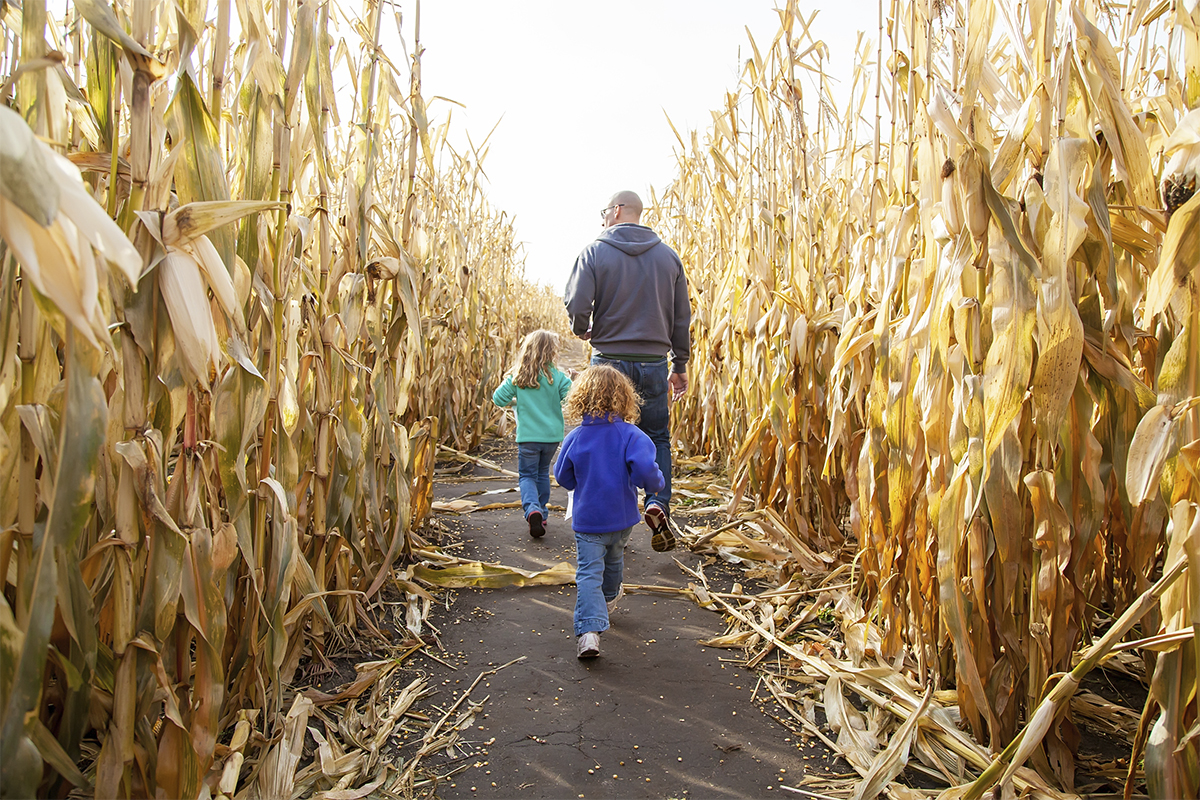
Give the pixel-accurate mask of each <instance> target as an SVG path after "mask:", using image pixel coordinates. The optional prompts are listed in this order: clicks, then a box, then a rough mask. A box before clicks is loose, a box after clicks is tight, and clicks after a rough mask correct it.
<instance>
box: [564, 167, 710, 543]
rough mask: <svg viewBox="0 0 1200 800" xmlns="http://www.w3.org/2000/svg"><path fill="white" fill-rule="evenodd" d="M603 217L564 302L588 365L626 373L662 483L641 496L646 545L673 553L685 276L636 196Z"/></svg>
mask: <svg viewBox="0 0 1200 800" xmlns="http://www.w3.org/2000/svg"><path fill="white" fill-rule="evenodd" d="M600 216H601V218H602V219H603V220H604V230H603V231H602V232H601V233H600V235H599V236H598V237H596V240H595V241H594V242H592V243H591V244H589V245H588V246H587V247H585V248H584V249H583V252H582V253H580V254H579V258H577V259H576V260H575V266H574V267H573V268H572V269H571V277H570V278H568V279H567V291H566V295H565V297H564V300H565V302H566V305H567V314H568V315H570V317H571V328H572V330H573V331H574V332H575V335H576V336H578V337H580V338H581V339H590V340H591V343H592V348H593V349H594V350H595V354H594V355H593V356H592V363H593V364H608V365H610V366H613V367H615V368H616V369H618V370H620V371H621V372H623V373H625V375H627V376H629V379H630V380H632V381H633V385H634V386H635V387H637V390H638V394H640V395H641V397H642V401H643V405H642V418H641V421H640V422H639V423H638V427H639V428H641V429H642V430H643V431H645V432H646V435H647V436H649V437H650V440H651V441H653V442H654V446H655V448H656V451H657V458H656V461H657V463H658V468H659V469H660V470H662V474H663V477H664V478H666V486H665V487H664V488H663V489H662V491H659V492H647V493H646V500H645V505H644V519H645V521H646V525H647V526H648V527H649V528H650V532H651V533H652V534H653V535H652V537H651V540H650V543H651V546H652V547H653V548H654V549H655V550H657V551H659V552H664V551H667V550H671V549H672V548H674V547H675V536H674V534H673V533H672V532H671V527H670V524H669V519H670V517H669V514H670V511H669V509H670V503H671V411H670V400H678V399H679V398H680V397H682V396H683V393H684V392H685V391H687V387H688V375H687V362H688V355H689V354H690V352H691V333H690V332H689V330H688V326H689V325H690V324H691V321H692V307H691V304H690V301H689V299H688V288H687V277H686V276H685V275H684V274H683V263H682V262H681V261H680V260H679V256H678V255H677V254H676V253H675V251H674V250H672V249H671V248H670V247H668V246H667V245H666V244H665V243H663V241H662V240H661V239H659V238H658V234H656V233H655V232H654V231H652V230H650V228H647V227H646V226H644V225H641V224H640V220H641V218H642V200H641V198H640V197H638V196H637V195H636V194H634V193H633V192H628V191H626V192H617V193H616V194H614V195H613V196H612V199H611V200H609V201H608V205H607V206H606V207H605V208H604V210H603V211H601V212H600ZM668 353H670V361H669V364H668V358H667V354H668Z"/></svg>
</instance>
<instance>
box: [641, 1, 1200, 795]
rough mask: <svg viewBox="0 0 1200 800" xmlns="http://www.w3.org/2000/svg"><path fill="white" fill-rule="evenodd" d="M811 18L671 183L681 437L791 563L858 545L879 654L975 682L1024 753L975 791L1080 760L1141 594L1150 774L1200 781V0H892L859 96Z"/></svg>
mask: <svg viewBox="0 0 1200 800" xmlns="http://www.w3.org/2000/svg"><path fill="white" fill-rule="evenodd" d="M814 16H815V12H812V11H803V10H801V7H800V4H798V3H796V2H789V3H787V7H786V9H784V10H781V12H780V17H781V20H782V26H781V30H780V32H779V34H778V35H777V36H776V37H775V39H774V41H772V42H770V43H761V44H765V45H766V46H765V47H759V46H758V45H757V44H756V45H754V46H753V53H752V56H751V57H750V58H749V59H747V61H746V63H745V65H744V66H745V69H744V73H743V80H742V83H741V86H740V88H739V90H738V91H737V92H736V93H731V94H729V96H728V97H727V98H726V103H725V108H724V109H723V110H721V111H719V112H714V115H713V116H714V125H713V127H712V128H711V129H710V130H709V131H708V132H707V134H705V135H701V134H698V133H691V134H690V136H688V137H683V136H681V137H680V140H679V150H678V162H679V171H678V175H677V177H676V179H675V181H674V183H673V184H672V185H671V186H670V187H669V189H667V190H666V191H665V192H663V193H661V195H660V196H659V197H657V198H656V202H655V204H654V206H655V211H656V214H655V218H654V221H653V222H652V224H654V225H657V226H658V227H659V228H660V229H661V230H662V231H663V232H664V233H663V236H664V239H666V240H667V241H670V242H673V243H674V244H675V245H676V247H677V249H678V250H679V252H680V254H681V256H682V258H683V261H684V263H685V264H687V265H689V280H690V283H691V287H692V293H693V299H694V302H695V304H696V306H697V308H696V311H695V315H694V320H693V329H692V335H693V341H694V345H693V358H692V362H691V365H690V370H691V374H692V381H693V386H694V387H695V388H694V390H693V391H692V392H690V393H689V395H688V396H687V397H686V399H685V401H684V403H683V406H682V412H681V413H679V417H680V419H677V422H676V427H675V436H676V437H677V439H680V440H682V441H683V442H684V443H685V446H686V447H687V448H688V449H690V450H691V452H693V453H696V454H701V455H707V454H716V455H718V456H722V457H724V458H725V459H726V461H727V463H728V465H729V467H730V469H731V472H732V476H733V489H734V499H733V501H732V503H731V511H732V510H735V509H736V507H737V505H738V503H739V501H742V500H744V499H749V500H751V501H752V504H753V505H754V506H755V507H758V508H761V509H762V517H763V518H762V526H761V527H762V529H763V530H765V531H766V532H767V533H768V534H770V536H771V538H772V539H773V542H774V544H775V545H776V547H777V548H778V550H779V551H780V553H781V554H783V556H785V557H786V559H785V560H786V564H785V565H784V567H783V569H782V573H781V575H782V577H781V580H783V579H786V578H787V577H788V575H789V574H796V573H800V572H803V571H806V570H813V569H821V568H823V564H822V561H821V559H819V558H817V557H816V556H818V555H819V554H822V553H837V552H845V553H846V554H847V557H848V558H852V559H853V561H854V564H855V566H856V568H857V574H858V576H859V578H858V584H857V585H858V589H859V592H860V600H861V601H862V608H863V609H865V611H864V612H863V613H864V614H865V615H866V616H865V618H864V619H865V620H866V621H867V622H869V624H870V625H872V626H874V627H875V628H877V629H878V631H879V638H878V642H872V643H871V644H870V646H866V645H867V643H866V642H865V641H864V642H863V643H862V644H860V645H859V646H858V654H859V662H860V663H858V664H857V665H856V666H860V667H864V668H865V667H873V666H879V665H891V667H892V668H895V669H897V670H899V671H900V672H902V673H904V675H906V676H910V677H912V678H913V679H915V681H916V682H917V684H918V685H920V686H923V687H930V688H932V689H936V690H943V689H954V690H956V699H955V702H954V703H953V705H957V707H958V710H959V712H960V713H961V717H962V719H963V720H964V722H965V723H966V725H967V727H968V729H969V731H970V732H971V733H972V734H973V735H974V737H975V738H976V740H977V741H979V742H981V743H983V744H985V745H987V746H988V747H989V748H990V749H991V751H992V753H994V754H996V761H995V764H994V765H993V768H991V769H988V770H987V771H986V772H985V773H984V775H983V776H982V777H981V778H980V780H979V781H977V782H976V783H975V784H974V785H972V786H970V787H969V789H963V790H961V791H960V792H958V793H953V792H952V793H951V795H948V796H967V797H979V796H981V794H982V793H983V792H984V791H987V790H990V788H991V786H992V785H994V784H995V782H996V781H997V780H999V779H1001V778H1002V779H1003V780H1004V781H1005V782H1006V783H1007V782H1008V780H1009V779H1010V778H1011V777H1012V774H1013V772H1014V771H1015V770H1017V769H1018V768H1019V767H1021V766H1022V764H1024V763H1026V762H1028V765H1029V766H1032V767H1034V768H1035V769H1036V770H1037V772H1038V773H1040V774H1041V775H1042V776H1043V777H1044V778H1046V779H1048V780H1050V781H1052V782H1053V784H1056V785H1058V786H1059V787H1062V788H1063V789H1066V790H1068V791H1069V790H1070V789H1071V788H1072V786H1073V781H1074V770H1075V761H1074V754H1075V752H1076V749H1077V745H1078V738H1079V734H1078V730H1077V729H1076V727H1075V725H1074V724H1073V722H1072V719H1071V715H1070V714H1069V713H1067V711H1066V700H1067V699H1068V698H1069V694H1070V692H1071V691H1072V690H1073V688H1074V686H1076V685H1077V682H1078V680H1079V678H1080V677H1081V676H1082V674H1083V673H1085V672H1086V671H1087V670H1089V669H1091V668H1092V667H1094V666H1095V665H1096V664H1097V663H1098V662H1099V660H1100V659H1101V658H1103V657H1104V656H1105V655H1106V654H1107V652H1108V650H1109V649H1110V648H1113V647H1115V646H1117V645H1118V642H1119V641H1120V640H1121V639H1122V638H1124V637H1125V634H1126V633H1127V632H1128V631H1130V630H1131V629H1132V628H1133V626H1134V624H1135V623H1137V624H1138V625H1140V634H1138V637H1140V638H1141V639H1142V641H1140V642H1139V645H1138V646H1139V647H1140V648H1141V650H1140V652H1142V653H1143V654H1144V662H1145V669H1146V672H1145V677H1146V678H1147V679H1148V683H1149V686H1150V696H1149V699H1148V700H1147V703H1146V706H1145V709H1144V711H1143V714H1142V719H1141V725H1140V727H1139V730H1138V736H1137V737H1136V741H1135V742H1134V744H1133V752H1132V753H1131V754H1130V755H1131V757H1130V759H1129V762H1130V778H1129V788H1132V785H1133V782H1134V773H1135V770H1136V769H1137V768H1138V766H1139V762H1142V761H1143V760H1144V771H1145V780H1146V785H1147V791H1148V793H1149V795H1150V796H1152V797H1196V796H1197V793H1198V791H1200V749H1198V744H1197V737H1196V733H1197V730H1200V727H1198V726H1200V714H1198V711H1200V709H1198V707H1197V702H1198V700H1197V670H1198V668H1200V662H1198V660H1197V658H1198V655H1200V640H1197V639H1195V638H1194V637H1193V632H1194V630H1195V625H1196V624H1197V623H1198V622H1200V571H1198V570H1200V560H1198V559H1200V460H1198V456H1200V410H1198V409H1197V405H1198V402H1200V401H1198V398H1200V346H1198V344H1197V340H1196V335H1197V331H1198V330H1200V316H1198V314H1200V296H1198V294H1197V281H1196V277H1195V276H1196V268H1197V266H1198V265H1200V196H1196V195H1194V191H1195V185H1196V181H1197V178H1198V177H1200V8H1197V6H1196V4H1195V3H1185V2H1170V3H1158V4H1154V3H1149V2H1131V3H1129V4H1128V5H1113V4H1102V3H1096V2H1084V1H1080V0H1073V1H1072V2H1065V3H1057V2H1042V1H1041V0H1032V1H1031V2H1023V3H1014V2H1008V1H1007V0H969V2H958V3H956V2H942V1H941V0H930V2H913V3H900V2H892V1H891V0H889V1H888V2H882V0H881V4H880V15H879V16H880V19H879V27H878V30H877V31H876V30H873V31H870V32H869V33H868V35H867V36H864V37H862V38H860V45H859V51H858V53H857V56H858V65H859V66H858V69H857V70H856V73H855V75H854V78H853V85H852V86H851V87H850V94H849V103H848V105H847V106H846V107H845V108H844V109H842V110H841V111H839V110H838V107H837V105H836V103H835V102H834V95H833V90H832V88H831V84H830V82H829V80H828V79H827V78H826V77H825V74H824V69H825V59H826V58H827V57H828V53H827V49H826V48H825V45H824V44H823V43H822V42H821V41H820V40H819V39H818V38H817V36H816V30H817V28H818V27H819V26H818V25H814V24H813V17H814ZM810 76H816V84H817V86H818V91H817V93H816V94H815V95H814V94H813V92H812V91H811V89H810V88H808V87H810V86H811V85H812V83H813V81H811V80H810ZM677 413H678V412H677ZM1181 565H1182V570H1181V568H1180V567H1181ZM1181 571H1182V574H1183V577H1182V578H1178V576H1179V575H1180V574H1181ZM1160 577H1161V580H1159V579H1160ZM1176 578H1178V580H1176ZM1156 580H1157V581H1158V583H1157V584H1156ZM1172 581H1175V582H1174V583H1172ZM1151 589H1152V591H1151ZM1127 609H1128V610H1129V611H1128V613H1127V614H1126V616H1124V617H1122V619H1121V620H1120V621H1119V623H1120V624H1116V623H1113V620H1114V619H1116V618H1117V617H1120V616H1121V615H1122V614H1123V612H1126V611H1127ZM861 621H862V620H850V622H854V623H857V622H861ZM1110 626H1111V628H1110ZM860 627H861V626H860ZM1097 628H1099V629H1101V630H1103V629H1109V630H1110V633H1113V634H1114V636H1106V637H1104V638H1102V639H1101V638H1097V639H1096V640H1095V641H1093V638H1092V637H1093V632H1094V631H1095V630H1097ZM1130 638H1136V637H1130ZM1101 645H1102V646H1101ZM1085 648H1087V649H1085ZM851 650H854V647H853V646H851ZM864 650H865V652H864ZM1072 670H1075V671H1074V672H1072ZM827 691H828V690H827ZM916 696H917V697H919V693H918V694H917V695H916ZM952 696H954V693H953V692H952ZM827 697H828V695H827ZM827 710H828V706H827ZM905 752H907V750H906V751H905ZM926 763H929V762H926ZM963 793H965V795H964V794H963ZM997 796H999V795H997ZM1127 796H1128V795H1127Z"/></svg>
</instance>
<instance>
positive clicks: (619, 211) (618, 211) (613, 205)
mask: <svg viewBox="0 0 1200 800" xmlns="http://www.w3.org/2000/svg"><path fill="white" fill-rule="evenodd" d="M608 207H609V208H610V209H612V211H610V212H609V216H608V217H607V218H606V221H608V220H611V221H610V222H608V224H609V225H616V224H618V223H621V222H634V223H636V222H639V221H640V220H641V218H642V198H640V197H638V196H637V193H636V192H631V191H628V190H626V191H623V192H617V193H616V194H614V195H613V196H612V198H611V199H609V201H608Z"/></svg>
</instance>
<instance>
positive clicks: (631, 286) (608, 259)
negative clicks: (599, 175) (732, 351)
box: [563, 222, 692, 372]
mask: <svg viewBox="0 0 1200 800" xmlns="http://www.w3.org/2000/svg"><path fill="white" fill-rule="evenodd" d="M563 299H564V301H565V302H566V304H567V314H569V315H570V317H571V328H572V330H574V332H575V334H576V335H583V334H584V333H586V332H587V330H588V327H589V324H590V327H591V329H592V340H591V342H592V347H594V348H596V350H598V351H600V353H602V354H604V355H609V356H622V355H639V356H665V355H666V354H667V353H668V351H669V352H671V353H672V357H671V362H672V366H671V371H672V372H686V371H687V361H688V355H689V354H690V353H691V343H692V340H691V334H690V332H689V331H688V326H689V325H691V322H692V307H691V304H690V303H689V301H688V288H687V277H686V276H685V275H684V274H683V263H682V262H681V261H680V260H679V256H678V255H677V254H676V253H675V251H674V250H672V249H671V248H670V247H669V246H667V245H666V244H665V243H664V242H663V241H662V240H661V239H659V238H658V234H656V233H655V232H654V231H652V230H650V229H649V228H647V227H646V226H644V225H635V224H633V223H628V222H623V223H621V224H619V225H613V226H612V227H611V228H605V229H604V231H603V232H602V233H601V234H600V235H599V236H597V237H596V241H594V242H592V243H591V244H589V245H588V246H587V247H585V248H583V252H582V253H580V254H579V258H577V259H575V266H574V267H573V268H572V269H571V277H570V278H568V279H567V291H566V293H565V295H564V297H563Z"/></svg>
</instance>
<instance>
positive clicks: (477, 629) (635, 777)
mask: <svg viewBox="0 0 1200 800" xmlns="http://www.w3.org/2000/svg"><path fill="white" fill-rule="evenodd" d="M489 457H490V458H494V459H497V460H502V463H504V465H505V466H506V467H508V468H509V469H514V470H515V460H516V459H515V448H513V447H512V446H511V445H509V446H507V447H505V448H503V451H502V452H500V453H498V454H492V455H489ZM462 474H463V475H464V476H474V479H472V480H467V481H463V482H458V483H447V482H442V483H439V485H438V486H437V490H436V493H435V496H436V498H437V499H444V500H448V499H454V498H458V497H462V496H463V495H465V494H467V493H468V492H472V491H479V490H490V489H502V488H508V487H515V485H516V479H515V478H510V477H505V476H497V475H495V473H490V472H488V471H487V470H485V469H482V468H477V467H468V468H467V469H465V470H464V471H463V473H462ZM472 499H475V500H478V501H481V502H496V501H500V502H504V501H516V500H518V499H519V498H518V495H517V494H515V493H511V494H500V495H491V496H488V497H486V498H482V497H478V496H476V497H474V498H472ZM551 504H552V505H559V506H565V505H566V491H565V490H563V489H561V488H559V487H557V486H555V487H554V488H553V490H552V496H551ZM551 514H552V517H551V519H550V521H549V528H548V532H547V534H546V536H545V537H544V538H543V539H540V540H535V539H532V538H531V537H530V536H529V533H528V527H527V525H526V523H525V521H524V518H523V516H522V514H521V510H520V508H515V509H502V510H492V511H483V512H475V513H472V514H467V515H463V516H452V515H440V516H439V519H441V520H442V521H444V522H445V523H446V524H447V525H448V526H450V527H451V528H452V529H453V530H454V531H455V532H456V533H457V534H458V536H460V537H461V540H462V542H463V547H462V548H456V549H455V550H453V551H452V552H455V553H457V554H459V555H462V556H465V557H470V558H478V559H480V560H483V561H488V562H500V563H503V564H506V565H510V566H516V567H521V568H525V569H544V568H547V567H550V566H553V565H554V564H557V563H560V562H564V561H565V562H568V563H570V564H571V565H572V568H573V565H574V539H573V536H572V533H571V531H570V528H569V523H568V522H565V521H564V520H563V518H562V512H561V511H553V510H552V512H551ZM443 544H445V542H443ZM675 558H678V559H679V560H680V561H681V562H682V563H685V564H687V565H689V566H692V567H694V566H696V565H697V564H698V563H700V562H701V561H702V558H701V557H700V556H696V555H694V554H692V553H690V552H688V551H687V550H676V551H674V552H672V553H656V552H654V551H653V550H652V549H651V547H650V534H649V531H647V530H646V528H645V527H644V526H638V527H637V528H635V530H634V535H633V538H632V539H631V541H630V545H629V547H628V548H627V550H626V555H625V581H626V583H628V584H654V585H672V586H680V587H682V586H685V585H686V583H687V580H686V576H685V575H684V574H683V572H682V571H681V570H680V569H679V567H678V565H677V564H676V563H675V561H674V560H673V559H675ZM709 569H710V571H711V570H712V569H713V568H712V567H710V568H709ZM730 574H734V573H730ZM748 588H749V587H748ZM452 597H453V600H452V602H451V603H450V605H449V608H446V607H445V606H444V605H439V607H438V608H436V609H435V610H434V611H433V612H432V613H431V615H430V622H431V623H432V624H433V625H434V626H436V628H437V629H438V630H440V631H441V640H442V643H443V645H444V646H445V647H446V649H447V651H448V654H447V655H445V656H444V658H445V659H446V661H447V663H448V664H452V665H453V666H454V667H456V668H457V669H455V670H453V671H452V670H451V669H449V668H447V667H444V666H442V665H440V664H438V663H436V662H434V661H432V660H430V659H422V658H418V660H417V663H416V664H415V665H414V666H419V667H420V669H421V671H422V672H424V673H425V674H426V675H427V676H428V677H429V678H430V682H431V684H432V685H434V686H437V687H443V686H444V688H445V689H447V690H448V691H447V693H446V695H445V696H443V697H435V698H434V699H433V701H434V702H435V703H438V704H440V705H448V704H449V703H450V702H452V700H453V698H454V697H455V696H457V693H461V691H462V690H463V689H464V688H465V687H467V686H470V685H471V682H472V681H474V680H475V678H476V677H477V676H478V675H479V674H480V673H481V672H484V671H486V670H488V669H489V668H493V667H495V666H499V665H502V664H505V663H507V662H509V661H512V660H513V659H516V658H519V657H521V656H524V657H525V660H524V661H521V662H519V663H517V664H514V665H512V666H509V667H507V668H505V669H503V670H501V671H500V672H498V673H496V674H494V675H490V676H488V677H487V678H485V679H484V681H483V683H482V684H481V685H480V686H479V687H477V688H476V689H475V690H474V692H473V693H472V695H471V699H472V700H473V701H479V700H482V699H483V698H484V697H487V702H486V704H485V705H484V706H483V707H482V709H481V712H480V714H479V716H477V717H476V719H475V721H474V727H473V729H472V731H471V733H470V734H468V735H467V736H466V737H465V738H466V739H467V747H466V750H467V754H466V755H465V756H464V755H462V754H457V755H456V759H452V758H449V757H446V756H443V757H442V758H441V763H440V765H439V770H445V769H448V768H450V767H452V766H455V765H458V766H462V765H466V764H469V765H470V766H468V768H467V769H465V770H464V771H462V772H460V773H458V774H456V775H454V776H453V777H452V778H451V779H450V780H451V781H452V782H451V783H450V784H449V785H443V786H441V787H439V789H438V796H439V797H442V798H460V797H488V798H508V797H521V798H577V797H582V798H601V797H612V798H626V797H654V798H667V797H671V798H684V797H774V796H780V795H785V796H788V797H798V796H799V795H795V794H792V793H790V792H786V791H782V790H781V789H780V788H779V785H780V782H781V781H784V782H786V783H788V784H791V785H795V783H796V782H797V781H798V780H799V779H800V777H801V776H802V774H803V772H804V768H805V766H807V765H812V766H817V765H818V764H820V765H821V766H822V767H823V769H822V770H821V771H822V772H824V771H826V769H827V768H828V767H829V766H830V762H829V761H828V760H827V758H826V756H825V755H824V751H815V750H812V749H809V748H808V747H807V746H806V747H804V748H803V749H801V748H800V747H798V746H797V743H796V740H795V738H794V737H793V736H792V735H791V734H790V733H789V732H788V731H787V730H785V729H784V728H783V727H782V726H780V725H779V724H777V723H776V722H775V721H773V720H772V719H770V718H769V717H768V716H767V715H766V714H764V713H763V711H762V710H761V707H760V705H759V704H756V703H752V702H751V695H752V692H753V691H754V688H755V680H756V679H755V676H754V674H753V673H751V672H747V671H744V670H742V669H741V668H740V667H738V666H737V665H736V664H735V663H732V662H735V661H739V660H740V657H741V653H740V652H738V651H730V650H717V649H711V648H707V647H703V646H701V645H700V644H698V640H701V639H707V638H709V637H712V636H715V635H718V634H720V633H723V632H724V626H723V623H722V621H721V618H720V617H719V616H718V615H717V614H715V613H713V612H710V611H705V610H703V609H700V608H699V607H697V606H696V605H694V604H693V603H691V602H689V601H686V600H682V599H673V598H664V597H662V596H654V595H650V594H641V593H639V594H632V595H627V596H626V597H625V598H624V600H623V601H622V603H621V606H620V608H619V609H618V610H617V612H616V613H615V614H614V615H613V622H612V628H611V629H610V630H609V631H608V632H606V633H605V634H603V635H602V636H601V655H600V657H599V658H596V659H592V660H589V661H580V660H579V659H577V658H576V657H575V638H574V635H573V631H572V628H571V619H572V610H573V608H574V602H575V587H574V585H569V586H561V587H557V586H556V587H533V588H507V589H494V590H474V589H461V590H456V591H454V592H452ZM409 663H410V665H413V662H411V661H410V662H409ZM766 707H767V708H774V704H773V703H770V704H769V705H768V706H766ZM434 763H436V762H434Z"/></svg>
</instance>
